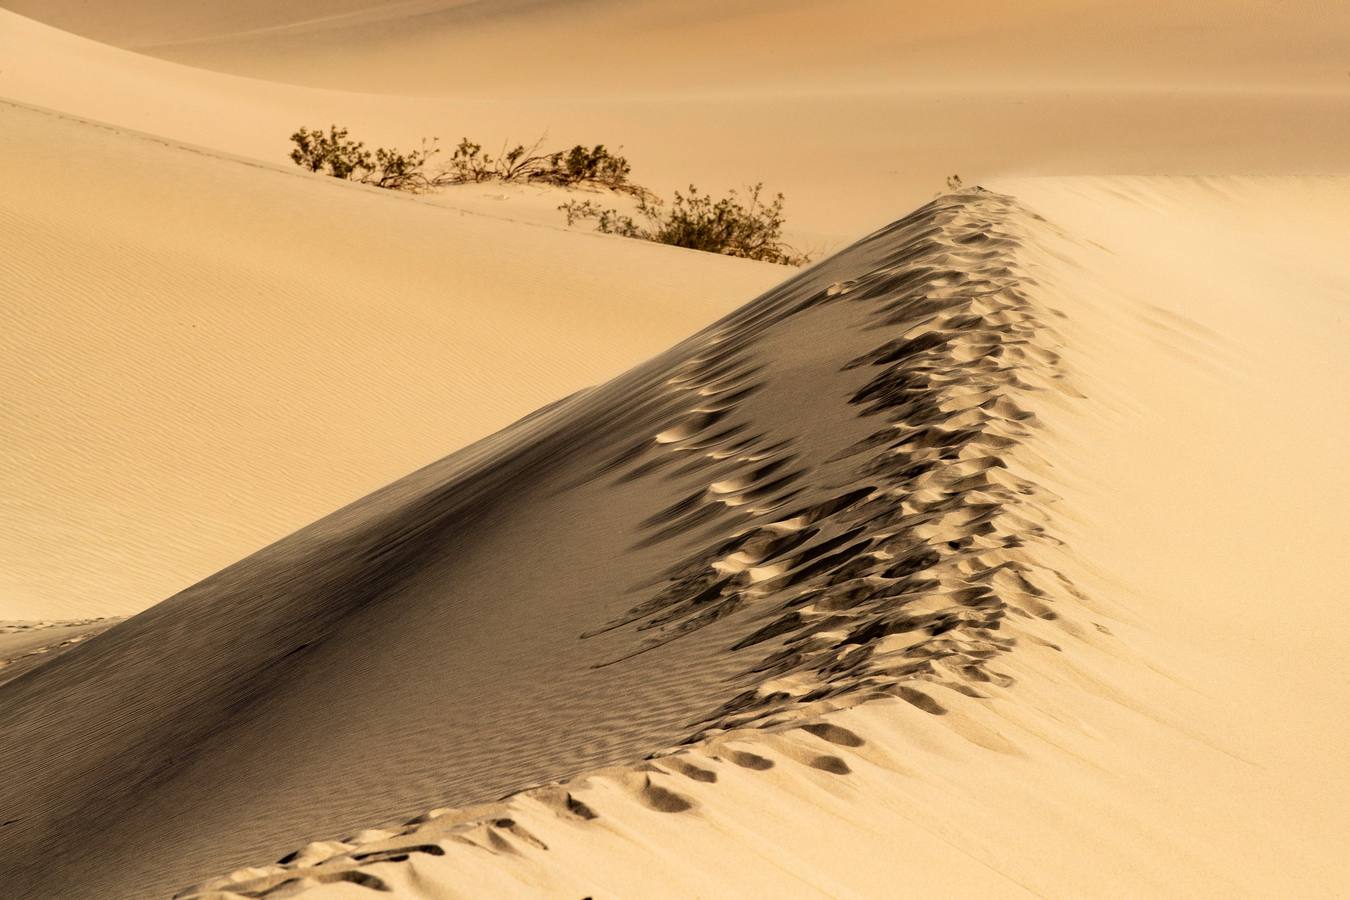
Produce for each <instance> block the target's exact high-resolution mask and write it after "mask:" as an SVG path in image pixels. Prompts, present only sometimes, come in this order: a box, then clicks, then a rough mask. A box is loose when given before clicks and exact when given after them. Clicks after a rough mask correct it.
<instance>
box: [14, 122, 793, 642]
mask: <svg viewBox="0 0 1350 900" xmlns="http://www.w3.org/2000/svg"><path fill="white" fill-rule="evenodd" d="M0 165H2V166H3V167H4V168H5V169H6V171H10V172H14V173H22V177H16V178H13V179H11V181H10V183H9V184H8V185H7V186H6V187H5V190H4V191H3V193H0V349H2V350H3V352H2V353H0V447H3V452H2V453H0V480H2V481H3V484H4V485H5V489H4V499H3V501H2V502H0V506H2V507H3V510H4V516H3V518H4V523H5V527H4V528H3V529H2V530H0V561H2V564H0V619H38V618H69V617H77V616H89V615H104V614H114V613H127V612H136V611H139V610H141V609H144V608H146V607H148V606H149V605H150V604H152V603H154V602H156V601H157V600H158V599H162V598H163V597H165V596H167V595H169V594H171V593H173V592H174V591H177V590H180V589H181V588H183V587H186V586H187V585H189V584H191V583H192V582H194V581H197V580H199V579H200V578H203V577H205V576H206V575H208V574H210V573H211V572H213V571H215V570H217V569H219V568H221V567H222V566H224V565H226V564H228V563H230V562H232V561H233V560H235V559H238V558H240V557H241V556H244V555H247V554H248V553H250V552H252V551H253V550H255V549H257V548H259V547H261V546H263V545H264V544H267V543H269V542H270V541H272V540H275V539H277V538H279V537H282V536H283V535H285V534H287V533H288V532H290V531H293V530H294V529H295V528H297V527H299V526H300V525H303V524H305V523H306V522H308V521H312V520H313V519H314V518H316V517H317V516H319V515H322V514H323V513H324V512H326V511H329V510H331V509H333V508H335V507H337V506H340V505H342V504H343V503H346V502H349V501H350V500H353V499H355V498H357V497H359V496H361V495H362V494H364V493H367V492H368V491H370V490H373V489H374V488H376V487H378V486H379V485H381V484H383V483H386V482H388V481H389V480H391V479H392V478H395V477H397V476H398V475H400V474H402V473H404V472H407V471H408V470H410V469H413V468H415V467H417V466H419V465H422V464H425V463H426V462H428V461H430V460H433V459H436V458H438V457H440V456H442V455H443V454H444V453H445V452H446V450H447V449H452V448H454V447H457V446H462V445H464V444H466V443H468V442H470V441H472V440H475V439H477V438H479V437H481V436H483V435H485V434H487V433H489V432H491V431H493V430H495V429H497V428H500V427H501V426H503V425H505V424H507V423H508V422H510V421H511V420H512V419H515V418H518V417H519V416H521V415H523V414H525V413H527V412H529V411H530V410H532V409H534V408H536V407H538V406H541V405H543V404H545V403H549V402H552V401H553V400H556V399H557V398H559V397H561V396H565V395H566V394H568V393H570V392H572V391H575V390H578V389H580V388H583V387H585V386H587V385H588V384H592V383H595V382H597V381H602V380H604V379H605V378H608V377H610V376H612V375H613V374H615V373H616V372H619V371H622V370H623V369H624V368H626V367H627V366H630V365H632V364H633V363H635V362H637V361H639V360H641V359H643V358H645V357H647V356H650V355H651V354H652V353H655V352H657V351H659V350H660V349H662V348H663V347H665V346H669V344H670V343H672V342H673V341H675V340H678V339H679V338H680V337H682V336H684V335H686V334H688V333H689V332H691V331H693V330H695V329H696V328H698V327H700V326H702V325H704V324H706V323H707V322H710V321H712V320H713V319H715V318H717V317H718V316H719V315H721V314H723V313H725V312H726V311H727V310H728V309H731V308H733V306H734V305H735V304H736V303H739V302H743V300H744V298H745V297H746V296H753V295H754V294H755V293H758V292H759V291H760V290H761V289H762V288H764V287H767V286H768V285H769V284H772V283H773V282H774V281H776V280H778V279H779V278H781V277H782V272H783V271H784V270H783V269H782V268H781V267H777V266H769V265H767V264H757V263H750V262H745V261H741V260H732V259H729V258H726V257H719V256H715V255H712V254H699V253H693V252H689V251H680V250H675V249H673V248H668V247H658V246H655V245H651V244H644V243H641V242H637V241H622V240H618V239H607V238H604V237H601V236H594V235H583V234H568V233H565V232H562V231H559V230H556V229H548V228H539V227H535V226H529V225H522V224H517V223H512V222H507V221H502V220H498V219H493V218H487V217H484V216H468V215H461V214H460V213H458V212H454V211H450V210H446V209H443V208H435V207H432V206H428V205H426V204H424V203H420V202H417V201H416V200H412V199H408V198H405V197H400V196H397V195H393V194H390V193H388V192H381V191H374V190H370V189H363V188H358V187H355V186H352V185H347V184H342V183H339V182H336V181H334V180H333V179H325V178H318V177H309V176H303V175H300V174H299V173H297V172H295V171H294V170H282V169H279V168H272V167H268V166H257V165H251V164H246V163H241V162H239V161H236V160H229V159H222V158H219V157H212V156H210V155H205V154H203V153H198V152H191V151H188V150H185V149H184V148H181V147H179V146H176V145H173V144H171V143H166V142H163V141H158V140H153V139H148V138H145V137H141V136H136V135H132V134H124V133H119V132H117V131H116V130H114V129H111V128H107V127H101V126H96V125H92V124H89V123H83V122H77V121H73V120H70V119H66V118H62V117H59V116H56V115H51V114H45V113H41V112H37V111H33V110H29V109H24V108H18V107H15V106H13V105H9V104H0Z"/></svg>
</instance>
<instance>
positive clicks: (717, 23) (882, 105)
mask: <svg viewBox="0 0 1350 900" xmlns="http://www.w3.org/2000/svg"><path fill="white" fill-rule="evenodd" d="M431 5H435V6H444V5H446V4H443V3H440V4H413V5H405V4H396V5H380V9H381V10H383V12H382V13H381V19H380V21H381V25H380V27H379V29H377V30H376V31H372V28H373V27H374V26H373V25H371V24H370V22H365V23H363V24H361V25H360V26H359V27H356V28H353V29H351V30H345V31H344V30H339V31H332V30H330V29H326V28H319V29H309V30H305V29H301V31H300V33H299V34H298V35H297V36H295V37H293V38H286V39H285V40H286V41H287V43H285V45H284V46H283V45H276V46H273V45H272V44H269V43H266V42H264V43H262V44H256V45H255V44H254V43H250V42H243V43H240V44H238V45H237V46H235V45H234V44H230V46H231V47H233V49H232V50H231V54H232V56H231V67H232V68H233V70H234V71H236V72H240V73H243V74H245V75H252V76H257V77H258V78H268V77H280V78H284V79H287V80H291V81H305V82H307V83H309V84H312V85H318V87H310V88H304V87H292V86H281V85H278V84H276V83H273V82H269V81H266V80H254V79H253V78H239V77H231V76H228V75H221V74H217V73H214V72H206V71H201V70H198V69H192V68H187V67H185V66H181V65H174V64H171V63H168V62H164V61H162V60H158V59H153V58H148V57H145V56H141V55H138V54H134V53H129V52H126V51H123V50H119V49H114V48H112V47H109V46H106V45H104V44H100V43H96V42H94V41H90V40H86V39H82V38H78V37H75V36H73V35H70V34H64V33H62V32H60V31H56V30H54V29H52V28H50V27H46V26H42V25H39V24H38V23H36V22H32V21H28V20H25V19H21V18H19V17H18V16H15V15H12V14H6V13H0V52H3V55H4V58H5V60H6V63H5V65H4V66H3V67H0V96H9V97H14V98H17V99H20V100H23V101H25V102H27V103H31V104H35V105H39V106H45V107H50V108H53V109H59V110H63V111H67V112H71V113H75V114H78V115H82V116H85V117H88V118H92V119H95V120H98V121H104V122H115V123H117V124H119V125H123V126H126V127H130V128H136V129H139V130H142V131H148V132H151V133H155V134H161V135H166V136H169V137H172V138H175V139H177V140H181V141H185V142H188V143H192V144H197V145H201V146H206V147H211V148H215V149H219V150H223V151H226V152H230V153H236V154H241V155H245V156H250V157H255V158H260V159H266V160H273V161H284V160H285V155H286V152H287V151H288V149H289V144H288V142H287V138H288V136H289V135H290V134H291V133H292V132H293V131H294V130H295V129H296V128H297V127H299V126H300V125H309V126H322V125H327V124H328V123H331V122H337V123H340V124H345V125H347V126H348V127H350V128H351V130H352V132H353V134H356V135H358V136H360V137H363V138H365V139H366V140H367V141H370V142H377V143H390V144H397V145H402V146H405V147H406V146H413V145H415V144H416V142H417V141H418V140H419V139H420V138H421V137H424V136H437V137H440V138H441V139H442V141H443V143H453V142H455V141H457V140H458V139H459V138H460V137H463V136H466V135H467V136H469V137H471V138H474V139H476V140H479V141H481V142H482V143H484V144H485V145H487V146H488V147H489V148H493V149H495V148H497V147H498V146H499V145H501V144H503V143H505V142H507V141H508V140H510V141H523V142H526V143H529V142H530V141H532V140H533V139H534V138H536V137H537V136H539V135H540V134H542V133H544V132H547V134H548V138H549V141H550V142H551V143H554V144H557V145H560V146H566V145H570V144H572V143H578V142H582V143H587V144H591V143H596V142H603V143H605V144H608V145H610V146H622V147H623V149H624V152H626V153H627V155H628V156H629V157H630V158H631V159H632V161H633V163H634V175H635V177H636V178H637V180H639V181H640V182H642V183H644V184H647V185H648V186H650V187H652V188H653V189H656V190H658V191H661V192H662V193H666V192H669V191H670V190H673V189H676V188H681V187H683V186H686V185H688V184H689V183H690V182H693V183H695V184H697V185H698V186H700V187H702V188H704V189H711V190H716V191H722V190H725V189H727V188H731V187H735V186H739V185H743V184H747V183H753V182H756V181H763V182H765V183H766V184H767V185H768V187H769V188H770V189H771V190H775V191H783V192H784V193H785V194H786V195H787V198H788V217H789V226H790V230H791V232H792V237H793V239H794V240H796V241H797V242H798V243H800V244H802V245H804V246H805V247H807V248H809V249H812V250H818V251H822V252H826V251H829V250H832V249H837V248H839V247H841V246H843V245H844V244H846V243H848V242H850V241H852V240H853V239H855V238H856V237H857V235H859V234H863V233H865V232H867V231H869V230H871V229H874V228H877V227H880V226H881V225H884V224H885V223H887V222H890V221H892V220H893V219H894V218H895V217H896V216H897V215H899V214H900V213H901V212H902V211H903V210H906V209H912V208H913V207H915V206H917V205H918V204H920V203H922V202H925V201H926V200H928V199H931V198H932V197H933V196H934V195H935V194H936V193H937V192H938V191H939V190H940V189H942V188H943V186H944V184H945V179H946V177H947V176H948V175H950V174H954V173H959V174H961V175H962V176H963V177H964V178H965V180H966V182H967V183H974V182H976V181H981V180H987V179H988V178H990V177H992V176H994V175H1006V174H1010V173H1011V174H1050V175H1063V174H1169V175H1176V174H1215V173H1235V174H1252V173H1267V174H1288V173H1291V172H1296V173H1300V174H1310V173H1330V172H1337V171H1340V170H1342V169H1343V168H1344V165H1345V162H1344V160H1345V147H1346V146H1347V144H1350V72H1347V71H1346V66H1345V64H1344V59H1343V54H1342V52H1341V48H1342V47H1343V46H1344V41H1345V38H1346V37H1347V35H1350V25H1347V22H1346V18H1347V16H1350V12H1347V11H1346V10H1344V9H1343V8H1340V7H1337V6H1335V5H1332V4H1321V5H1316V6H1312V5H1308V7H1307V8H1304V9H1302V10H1300V12H1299V14H1298V15H1292V14H1290V13H1288V11H1287V8H1286V7H1283V6H1272V5H1269V4H1259V3H1247V2H1242V3H1234V4H1214V5H1213V6H1212V7H1207V8H1204V9H1199V10H1197V9H1193V8H1192V7H1191V6H1187V7H1186V8H1184V9H1182V10H1176V9H1173V8H1172V7H1171V6H1169V7H1168V15H1167V18H1166V21H1167V23H1168V24H1167V25H1166V26H1165V27H1160V26H1159V25H1158V21H1159V16H1160V15H1161V14H1160V13H1159V9H1160V8H1161V7H1160V5H1159V4H1147V5H1144V6H1130V7H1122V8H1116V7H1118V5H1110V4H1097V5H1095V6H1093V7H1091V8H1090V9H1089V8H1083V9H1079V10H1077V11H1076V12H1073V13H1072V14H1070V13H1068V12H1066V7H1068V6H1073V5H1074V4H1048V5H1045V6H1044V9H1043V10H1041V11H1039V12H1035V11H1034V10H1032V9H1029V8H1028V7H1027V5H1025V4H1019V5H1018V6H1017V7H1015V8H1014V7H1011V6H1007V5H1006V4H984V5H982V6H978V7H976V8H972V9H971V10H970V11H969V13H968V14H964V15H958V12H957V11H953V10H949V9H947V8H946V7H945V5H944V6H942V7H939V5H937V4H932V3H924V4H919V5H918V6H917V7H916V8H915V9H914V10H906V11H905V12H904V13H903V14H900V13H897V12H896V11H895V7H894V4H892V3H889V2H886V3H877V2H870V3H843V4H841V3H833V2H831V3H823V2H799V3H793V4H789V5H788V6H786V7H784V5H783V4H777V3H773V4H770V3H718V4H715V5H714V4H706V3H700V4H698V6H697V7H696V8H686V5H685V4H674V3H647V4H639V5H633V4H626V3H611V2H597V3H590V4H582V6H581V7H580V9H579V10H574V9H572V8H570V6H569V7H568V8H566V9H564V8H563V7H561V6H558V5H557V4H547V3H542V4H541V3H529V4H510V3H506V4H482V3H478V4H470V5H469V6H468V7H466V8H462V9H459V10H458V11H456V10H449V11H446V12H444V13H443V14H440V15H439V16H437V15H433V16H431V17H430V18H428V17H425V16H418V15H412V13H415V12H417V10H418V9H420V8H422V7H425V6H431ZM123 6H127V5H126V4H116V5H114V6H109V7H106V8H107V9H112V8H114V7H115V8H116V9H118V10H121V8H122V7H123ZM371 6H373V4H371ZM712 6H715V7H716V9H717V12H716V14H714V13H713V12H710V11H709V8H710V7H712ZM355 7H356V5H355V4H353V5H352V7H351V8H355ZM495 7H501V8H499V9H495V11H494V8H495ZM998 7H1006V8H1004V9H1002V10H1001V11H1000V9H998ZM10 8H13V9H17V10H19V11H20V12H23V11H25V10H26V11H28V12H34V13H35V12H36V11H37V10H35V9H29V8H27V7H22V6H11V7H10ZM49 9H50V15H51V16H52V17H53V18H54V19H59V20H60V21H62V22H69V23H70V24H69V27H71V28H75V29H76V30H81V29H83V30H84V31H85V32H86V33H89V34H108V33H109V32H107V31H106V30H105V28H104V27H103V24H102V21H103V20H101V19H100V18H99V17H100V16H101V15H106V13H99V12H98V10H100V9H105V7H104V6H97V7H96V6H86V5H80V6H79V7H78V8H75V7H70V8H68V9H67V10H66V11H65V12H62V14H61V15H59V16H58V12H61V11H60V10H59V9H58V8H57V7H54V6H50V7H49ZM250 9H252V13H250V12H249V10H250ZM294 9H295V11H294V13H292V14H288V15H287V16H286V18H289V19H304V18H308V17H310V16H311V15H312V14H313V13H314V12H315V9H316V8H315V7H307V6H303V5H297V6H295V7H294ZM470 11H473V12H475V13H477V14H480V15H481V14H483V13H484V12H485V11H488V12H493V15H491V16H487V17H486V18H485V19H483V20H482V21H478V22H477V23H476V24H475V23H474V22H466V21H465V20H464V19H463V17H464V16H465V15H468V13H469V12H470ZM202 14H203V16H204V17H203V18H202V19H200V21H199V24H198V25H197V26H194V29H195V30H194V32H193V33H194V34H197V35H199V36H206V37H209V36H211V35H216V34H222V33H227V32H230V31H234V30H240V29H246V28H248V27H253V26H252V25H251V24H250V23H256V25H258V26H262V25H265V24H267V23H269V22H271V21H273V20H274V19H275V16H274V15H272V14H270V13H269V14H268V15H263V10H262V8H261V7H259V6H257V5H255V6H253V7H247V6H246V7H242V8H240V9H239V10H236V9H235V5H234V4H230V5H229V7H228V9H226V8H224V7H222V8H220V9H219V10H217V11H215V12H214V13H211V14H210V15H207V14H206V11H203V12H202ZM189 15H190V14H187V13H185V14H183V15H182V16H179V15H175V16H168V15H167V14H166V12H165V10H164V8H162V7H159V6H158V5H156V4H150V3H139V4H132V5H129V6H128V8H127V12H126V15H125V16H122V15H118V16H116V17H113V16H108V18H117V19H118V20H119V21H123V22H124V24H123V25H119V26H118V30H117V32H116V36H117V38H118V39H119V40H121V41H122V42H123V43H125V44H126V45H127V46H143V45H145V44H147V43H155V42H156V41H159V40H161V39H162V37H163V34H164V29H165V28H168V27H172V28H179V27H181V26H182V25H183V23H184V22H186V21H191V19H190V18H189ZM239 16H243V17H245V19H244V20H240V21H233V22H232V21H231V20H230V18H229V17H239ZM249 16H252V18H249ZM560 16H561V18H562V20H561V21H560ZM156 22H158V23H161V24H160V25H156ZM77 26H78V27H77ZM161 26H162V27H161ZM138 34H141V35H143V36H144V37H143V38H142V39H138V37H137V35H138ZM747 34H753V35H755V36H756V38H757V39H756V40H747V39H746V38H745V35H747ZM377 35H378V39H377ZM293 42H298V43H296V45H295V46H291V43H293ZM601 48H608V49H607V51H606V52H602V49H601ZM208 49H209V48H206V47H197V45H193V47H192V48H191V49H190V50H189V48H183V49H182V51H181V53H180V54H179V58H180V59H182V60H183V61H185V62H190V63H194V64H202V65H210V64H211V63H212V62H213V59H212V58H210V57H209V55H194V54H207V50H208ZM615 54H618V55H619V58H616V57H615ZM633 54H640V55H641V56H642V57H643V59H644V60H645V61H644V62H643V63H642V64H640V65H639V64H636V63H634V64H632V65H629V64H628V63H627V62H625V61H624V58H623V57H624V55H633ZM559 56H562V57H563V59H561V60H560V59H559ZM334 60H336V62H335V61H334ZM277 66H283V67H285V70H284V71H281V70H278V69H277V68H276V67H277ZM391 67H392V68H391ZM616 67H618V68H619V69H620V70H621V71H622V73H623V74H622V76H618V75H616V74H615V73H616ZM564 76H566V77H564ZM339 88H346V89H348V90H340V89H339ZM352 89H356V90H357V91H366V92H378V93H360V92H352ZM497 193H498V194H500V192H497ZM511 199H512V198H511V197H509V196H508V197H507V198H506V200H499V199H495V198H493V199H490V200H484V199H482V198H478V197H472V196H470V197H465V196H464V195H463V193H462V192H461V193H459V194H454V193H449V194H445V195H442V197H441V200H440V201H439V202H444V203H447V204H452V205H467V206H469V207H471V208H483V207H484V206H485V207H486V208H487V209H495V210H496V211H498V212H499V213H500V212H501V208H502V207H508V208H512V211H511V212H510V213H509V214H510V215H512V216H516V217H521V216H524V217H531V218H538V217H541V216H542V217H543V218H545V219H546V220H548V221H554V222H556V221H557V216H556V215H555V214H554V211H553V209H552V206H551V205H546V207H545V208H544V209H543V210H542V211H540V210H535V209H533V208H530V207H529V205H528V204H524V206H526V208H525V209H522V210H516V209H515V208H514V207H516V206H521V205H522V204H512V203H511V202H510V200H511Z"/></svg>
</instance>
